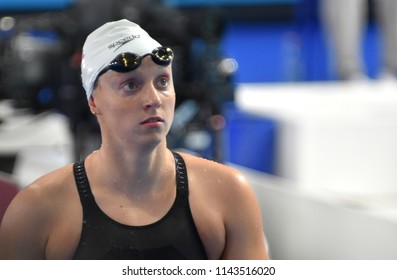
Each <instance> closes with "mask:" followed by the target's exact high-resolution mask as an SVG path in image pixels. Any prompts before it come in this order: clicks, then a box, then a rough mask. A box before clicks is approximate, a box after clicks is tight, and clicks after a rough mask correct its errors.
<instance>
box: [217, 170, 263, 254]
mask: <svg viewBox="0 0 397 280" xmlns="http://www.w3.org/2000/svg"><path fill="white" fill-rule="evenodd" d="M233 177H234V178H233ZM232 178H233V179H232V180H233V181H232V182H231V185H230V192H228V195H227V196H226V197H225V198H226V201H227V202H228V205H227V209H228V210H227V212H226V216H225V228H226V244H225V249H224V252H223V255H222V259H237V260H244V259H246V260H262V259H269V256H268V254H267V248H266V242H265V238H264V233H263V224H262V217H261V211H260V207H259V204H258V202H257V199H256V196H255V193H254V191H253V190H252V188H251V186H250V185H249V183H248V182H247V180H246V179H245V178H244V177H243V176H242V175H241V174H239V173H238V172H236V173H235V174H234V176H232Z"/></svg>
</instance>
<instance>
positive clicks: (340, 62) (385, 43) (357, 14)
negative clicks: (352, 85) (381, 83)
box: [320, 0, 397, 80]
mask: <svg viewBox="0 0 397 280" xmlns="http://www.w3.org/2000/svg"><path fill="white" fill-rule="evenodd" d="M320 1H321V5H320V17H321V18H322V20H323V23H324V25H325V27H326V33H327V35H328V36H329V39H330V43H331V47H332V49H333V50H334V53H335V59H336V67H337V74H338V76H339V78H340V79H342V80H356V79H365V78H367V73H366V69H365V63H364V61H363V57H362V53H361V49H362V46H361V43H362V39H363V35H364V31H365V27H366V24H367V18H368V16H367V14H368V6H369V3H368V0H320ZM373 4H374V7H375V14H376V19H377V23H378V24H379V27H380V30H381V32H382V33H381V35H382V36H381V37H382V55H381V59H382V61H381V69H380V73H379V78H386V77H388V78H390V77H393V78H395V77H396V74H397V1H396V0H374V1H373Z"/></svg>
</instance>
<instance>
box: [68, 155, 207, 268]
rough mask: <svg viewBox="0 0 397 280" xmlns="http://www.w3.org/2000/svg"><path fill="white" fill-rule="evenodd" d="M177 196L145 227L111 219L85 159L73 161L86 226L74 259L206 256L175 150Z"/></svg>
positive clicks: (182, 164)
mask: <svg viewBox="0 0 397 280" xmlns="http://www.w3.org/2000/svg"><path fill="white" fill-rule="evenodd" d="M174 157H175V165H176V182H177V186H176V188H177V191H176V198H175V201H174V203H173V205H172V207H171V209H170V210H169V211H168V213H167V214H166V215H165V216H164V217H163V218H161V219H160V220H159V221H157V222H155V223H152V224H150V225H145V226H128V225H124V224H121V223H119V222H116V221H114V220H112V219H111V218H110V217H109V216H107V215H106V214H105V213H104V212H102V211H101V209H100V208H99V207H98V205H97V204H96V202H95V199H94V196H93V194H92V192H91V189H90V185H89V182H88V178H87V175H86V171H85V168H84V162H80V163H75V164H74V176H75V181H76V185H77V188H78V192H79V195H80V200H81V204H82V207H83V226H82V233H81V237H80V242H79V245H78V247H77V250H76V253H75V255H74V259H97V260H98V259H136V260H166V259H171V260H172V259H173V260H183V259H190V260H193V259H207V255H206V253H205V250H204V246H203V244H202V242H201V239H200V237H199V234H198V232H197V229H196V226H195V224H194V221H193V217H192V214H191V211H190V206H189V189H188V180H187V171H186V166H185V162H184V160H183V159H182V157H181V156H180V155H179V154H177V153H174Z"/></svg>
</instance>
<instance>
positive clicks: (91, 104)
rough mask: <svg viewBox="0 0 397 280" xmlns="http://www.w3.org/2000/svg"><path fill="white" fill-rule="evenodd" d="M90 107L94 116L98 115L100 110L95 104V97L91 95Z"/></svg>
mask: <svg viewBox="0 0 397 280" xmlns="http://www.w3.org/2000/svg"><path fill="white" fill-rule="evenodd" d="M88 106H89V107H90V111H91V113H92V114H93V115H96V114H98V108H97V106H96V104H95V98H94V96H93V95H91V96H90V99H88Z"/></svg>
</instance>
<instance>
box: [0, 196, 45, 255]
mask: <svg viewBox="0 0 397 280" xmlns="http://www.w3.org/2000/svg"><path fill="white" fill-rule="evenodd" d="M38 197H39V195H38V193H37V191H36V190H35V189H34V188H26V189H24V190H23V191H21V192H20V193H19V194H18V195H17V196H16V197H15V198H14V200H13V201H12V202H11V204H10V206H9V207H8V209H7V211H6V213H5V215H4V217H3V220H2V223H1V226H0V259H10V260H17V259H25V260H27V259H44V258H45V246H46V242H47V236H46V234H45V231H46V228H47V226H46V223H45V221H46V220H47V219H46V214H45V213H46V212H47V213H48V212H49V211H50V209H45V203H42V201H40V200H39V199H38Z"/></svg>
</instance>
